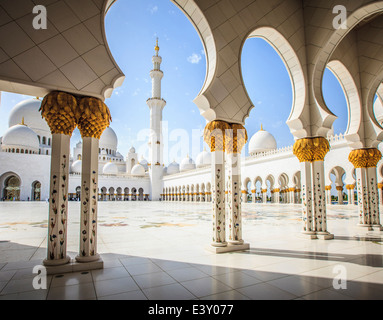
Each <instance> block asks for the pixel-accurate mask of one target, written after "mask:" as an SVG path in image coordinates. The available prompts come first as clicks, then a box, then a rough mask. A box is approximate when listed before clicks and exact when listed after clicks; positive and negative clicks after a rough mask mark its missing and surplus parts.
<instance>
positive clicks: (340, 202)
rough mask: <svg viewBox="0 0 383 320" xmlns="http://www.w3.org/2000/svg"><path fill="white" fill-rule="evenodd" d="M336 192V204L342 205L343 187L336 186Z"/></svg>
mask: <svg viewBox="0 0 383 320" xmlns="http://www.w3.org/2000/svg"><path fill="white" fill-rule="evenodd" d="M336 191H337V192H338V204H343V186H336Z"/></svg>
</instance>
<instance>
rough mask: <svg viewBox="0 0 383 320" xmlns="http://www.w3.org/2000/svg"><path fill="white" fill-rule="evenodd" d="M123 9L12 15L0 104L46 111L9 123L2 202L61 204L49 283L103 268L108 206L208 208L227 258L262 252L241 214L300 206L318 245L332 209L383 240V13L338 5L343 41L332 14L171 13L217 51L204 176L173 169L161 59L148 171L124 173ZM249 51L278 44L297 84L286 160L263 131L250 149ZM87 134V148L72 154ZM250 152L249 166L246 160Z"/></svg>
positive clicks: (313, 10) (317, 10) (215, 246)
mask: <svg viewBox="0 0 383 320" xmlns="http://www.w3.org/2000/svg"><path fill="white" fill-rule="evenodd" d="M115 2H116V1H112V0H94V1H76V0H66V1H52V2H49V4H47V10H48V12H49V23H50V28H48V29H47V30H36V29H33V28H32V27H31V23H30V22H31V21H33V19H34V18H35V16H34V15H33V12H31V10H30V9H31V3H30V1H23V2H21V4H20V5H19V7H17V8H16V6H15V5H14V3H13V2H11V1H5V2H4V3H2V4H1V9H2V13H3V14H2V16H3V17H4V19H3V20H2V25H1V26H0V34H1V35H2V37H1V41H0V46H1V47H0V49H1V50H0V89H1V90H2V91H9V92H13V93H20V94H27V95H30V96H39V97H44V98H43V100H42V101H40V100H38V99H33V100H28V101H24V102H22V103H20V104H18V105H16V106H15V107H14V109H13V110H12V112H11V114H10V117H9V128H8V130H7V131H6V132H4V133H2V138H1V152H0V192H1V194H0V198H1V199H3V200H8V201H9V200H23V201H27V200H32V201H37V200H46V199H49V212H48V220H49V221H50V223H48V244H47V254H46V259H45V260H44V262H43V263H44V266H46V267H47V268H50V269H49V270H48V271H49V272H50V273H55V272H62V269H61V267H65V266H71V265H72V264H74V263H76V264H83V268H85V269H87V270H91V269H97V268H102V267H103V262H102V259H101V258H100V255H99V253H98V251H97V219H98V218H97V213H98V201H104V200H105V201H174V202H176V201H182V202H183V201H185V202H186V201H189V202H206V201H209V202H211V203H212V206H211V216H212V229H211V231H212V237H211V239H212V241H211V243H210V244H209V247H210V249H211V250H212V251H213V252H215V253H220V252H227V251H242V250H247V249H248V248H249V245H248V244H246V243H245V242H244V239H243V236H242V216H241V203H242V202H263V203H266V202H272V203H300V204H301V207H302V221H301V222H302V232H301V233H302V235H303V236H307V237H308V238H309V239H324V240H328V239H333V238H334V235H333V234H331V230H327V220H326V219H327V215H326V204H328V203H330V202H331V201H332V200H335V202H336V203H337V204H339V205H342V204H346V203H347V205H349V206H354V205H355V206H357V208H358V226H360V227H362V229H363V228H364V230H365V231H366V232H369V231H373V232H380V233H381V232H382V230H383V227H382V225H381V221H380V213H379V202H380V201H382V199H383V197H382V194H381V193H382V187H383V184H382V183H383V175H382V160H381V158H382V153H381V151H382V149H381V148H382V147H381V146H380V144H381V141H382V139H383V128H382V126H381V124H382V121H383V107H382V99H383V85H382V81H383V69H382V68H383V58H382V57H383V55H382V47H383V40H382V34H383V33H382V26H383V24H382V21H383V15H382V12H383V3H382V2H381V1H356V0H355V1H354V0H351V1H346V0H340V1H339V6H340V7H342V8H344V10H345V11H346V12H345V15H346V17H347V19H346V20H347V21H346V22H347V28H344V26H345V24H340V25H339V24H336V23H334V22H337V21H336V19H337V18H338V16H334V9H335V8H334V7H333V3H332V2H323V1H322V2H321V3H320V4H318V1H315V0H305V1H295V0H288V1H285V0H284V1H281V0H272V1H270V0H267V1H255V0H240V1H237V0H218V1H215V0H214V1H213V0H212V1H199V0H187V1H186V0H172V2H173V3H174V4H175V5H176V6H177V7H178V8H180V9H181V10H182V12H183V13H184V14H185V15H186V16H187V17H188V19H189V20H190V21H191V22H192V24H193V26H194V27H195V29H196V31H197V32H198V34H199V36H200V39H201V42H202V44H203V46H204V51H205V52H204V53H205V56H206V65H207V68H206V77H205V81H204V84H203V86H202V88H201V91H200V92H199V93H198V95H197V97H196V98H195V99H194V100H193V101H194V103H195V104H196V105H197V107H198V109H199V111H200V114H201V116H202V117H203V118H204V119H205V120H206V123H207V124H206V127H205V131H204V135H203V138H204V141H205V143H206V144H207V146H208V148H209V150H203V151H201V153H200V154H199V155H198V156H197V157H196V159H195V161H194V160H193V159H192V158H190V157H189V156H187V155H186V157H185V158H184V159H183V160H182V161H180V163H176V162H172V163H170V164H165V163H164V160H163V149H164V141H163V137H162V126H161V123H162V111H163V109H164V108H165V106H166V101H165V100H164V99H163V98H162V92H161V80H162V78H163V76H164V73H163V71H162V70H161V62H162V58H161V57H160V56H159V50H160V48H159V46H158V43H157V45H156V46H155V55H154V56H153V58H152V63H153V69H152V70H151V71H150V77H151V79H152V96H151V97H150V98H149V99H148V100H147V101H146V103H147V105H148V107H149V109H150V129H151V135H150V137H149V141H148V146H149V157H148V159H146V160H145V159H143V158H142V157H141V155H138V154H137V153H136V151H135V149H134V148H132V149H131V150H130V151H129V153H128V155H125V157H124V155H122V154H120V153H119V152H118V138H117V136H116V134H115V132H114V131H113V129H112V128H110V127H109V126H110V121H111V114H110V111H109V108H108V107H107V105H106V104H105V102H104V101H105V99H107V98H109V97H110V96H111V95H112V93H113V91H114V89H115V88H116V87H118V86H120V85H121V84H122V82H123V81H124V74H123V72H122V71H121V69H120V68H119V66H118V65H117V63H116V61H115V60H114V58H113V56H112V54H111V52H110V50H109V47H108V44H107V41H106V36H105V25H104V19H105V15H106V14H107V12H108V10H109V8H110V7H111V6H112V5H113V4H114V3H115ZM339 6H337V7H339ZM10 34H12V37H10V36H9V35H10ZM249 38H263V39H265V40H266V41H267V42H268V43H269V44H271V45H272V46H273V47H274V49H275V50H276V51H277V52H278V54H279V55H280V57H281V59H282V60H283V62H284V64H285V66H286V69H287V71H288V73H289V76H290V80H291V84H292V91H293V103H292V107H291V113H290V115H289V118H288V120H287V122H286V123H287V125H288V127H289V129H290V132H291V134H292V135H293V137H294V139H295V143H294V145H293V146H291V147H286V148H278V146H277V143H276V140H275V138H274V137H273V136H272V135H271V134H270V133H268V132H267V131H266V130H264V129H263V128H261V130H260V131H259V132H257V133H256V134H255V135H254V136H252V137H248V136H247V131H246V128H245V120H246V118H247V117H248V116H249V114H250V111H251V109H252V108H253V107H254V105H253V103H252V101H251V99H250V98H249V95H248V93H247V91H246V88H245V85H244V82H243V78H242V70H241V52H242V47H243V44H244V43H245V41H246V40H247V39H249ZM326 68H328V69H330V70H331V71H332V72H333V73H334V74H335V75H336V77H337V78H338V80H339V83H340V84H341V86H342V88H343V91H344V93H345V97H346V101H347V106H348V111H349V114H348V116H349V117H348V126H347V129H346V132H345V133H344V134H342V135H334V134H333V132H332V126H333V123H334V121H335V119H336V116H335V115H334V114H333V113H332V112H331V110H330V109H331V108H330V107H329V106H327V105H326V103H325V101H324V98H323V94H322V79H323V74H324V72H325V70H326ZM76 127H77V128H78V129H79V131H80V133H81V137H82V139H81V141H79V142H78V143H77V145H76V146H75V148H74V149H73V151H72V152H70V138H71V136H72V133H73V130H74V129H75V128H76ZM266 129H267V128H266ZM247 143H248V144H247ZM245 146H247V148H248V153H249V156H248V157H242V156H241V155H242V154H243V151H244V150H243V148H244V147H245ZM334 177H335V180H334V179H333V178H334ZM333 180H334V181H333ZM79 198H81V208H80V231H79V234H80V236H81V239H82V241H81V243H80V247H79V251H78V255H77V256H76V258H75V259H73V260H72V259H71V257H69V255H68V254H67V239H66V236H67V215H68V200H70V199H79ZM226 220H229V221H230V223H229V224H228V225H226V223H225V221H226ZM58 266H59V267H60V268H57V267H58ZM55 268H56V269H55ZM68 268H69V269H68V270H72V269H70V268H71V267H68ZM55 270H56V271H55Z"/></svg>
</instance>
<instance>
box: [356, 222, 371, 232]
mask: <svg viewBox="0 0 383 320" xmlns="http://www.w3.org/2000/svg"><path fill="white" fill-rule="evenodd" d="M356 226H357V227H358V228H361V230H363V231H373V228H372V225H371V224H362V223H358V224H357V225H356Z"/></svg>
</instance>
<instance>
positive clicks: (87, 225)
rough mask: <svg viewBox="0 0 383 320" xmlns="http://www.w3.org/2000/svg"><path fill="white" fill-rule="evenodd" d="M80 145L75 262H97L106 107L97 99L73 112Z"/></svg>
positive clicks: (83, 102) (83, 101)
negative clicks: (100, 151)
mask: <svg viewBox="0 0 383 320" xmlns="http://www.w3.org/2000/svg"><path fill="white" fill-rule="evenodd" d="M76 120H77V125H78V128H79V130H80V133H81V136H82V139H83V144H82V154H83V159H82V172H81V216H80V249H79V254H78V255H77V257H76V260H77V261H78V262H92V261H96V260H99V258H100V256H99V254H98V253H97V211H98V201H97V190H98V148H99V140H100V137H101V134H102V133H103V131H104V130H105V129H106V128H107V127H108V126H109V124H110V121H111V116H110V112H109V109H108V107H107V106H106V105H105V104H104V103H103V102H102V101H101V100H99V99H96V98H82V99H81V101H80V103H79V106H78V108H77V109H76ZM112 197H113V195H112Z"/></svg>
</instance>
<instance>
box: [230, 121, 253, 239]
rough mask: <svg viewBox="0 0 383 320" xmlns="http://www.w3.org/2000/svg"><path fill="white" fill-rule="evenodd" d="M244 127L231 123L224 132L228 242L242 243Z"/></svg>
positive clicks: (245, 135) (245, 200) (245, 133)
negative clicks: (226, 161)
mask: <svg viewBox="0 0 383 320" xmlns="http://www.w3.org/2000/svg"><path fill="white" fill-rule="evenodd" d="M247 138H248V137H247V132H246V129H245V128H244V127H243V126H242V125H239V124H232V125H231V126H230V130H226V132H225V142H226V152H227V159H228V171H229V172H228V221H229V243H230V244H234V245H242V244H243V242H244V241H243V239H242V209H241V195H240V190H241V150H242V148H243V147H244V145H245V144H246V142H247ZM244 191H245V192H246V193H243V195H244V196H245V199H244V202H247V190H244Z"/></svg>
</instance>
